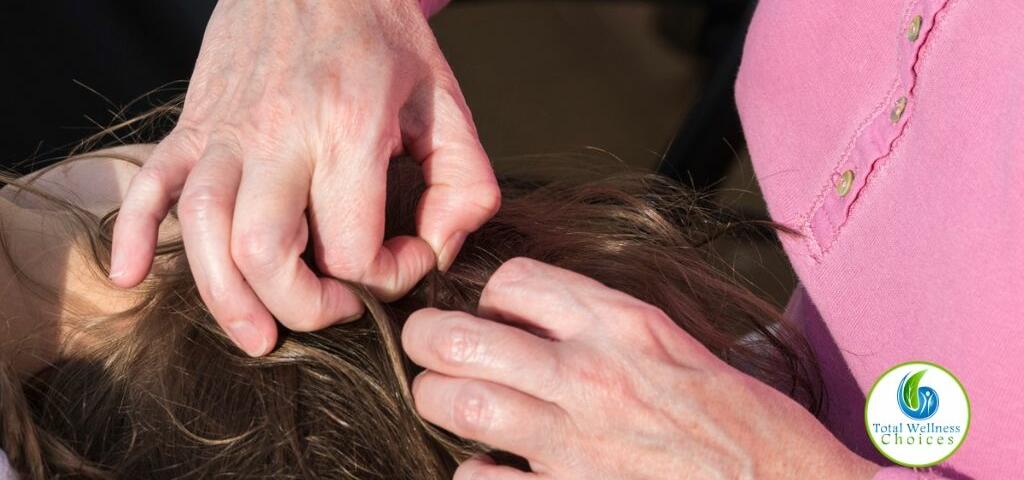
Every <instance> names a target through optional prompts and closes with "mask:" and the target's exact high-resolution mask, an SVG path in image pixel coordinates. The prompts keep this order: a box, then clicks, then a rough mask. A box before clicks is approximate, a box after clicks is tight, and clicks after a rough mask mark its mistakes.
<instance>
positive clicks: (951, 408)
mask: <svg viewBox="0 0 1024 480" xmlns="http://www.w3.org/2000/svg"><path fill="white" fill-rule="evenodd" d="M864 424H865V426H866V427H867V430H868V438H870V439H871V443H873V444H875V448H877V449H878V451H879V452H882V455H885V456H886V457H887V458H888V459H889V460H892V461H893V462H895V463H897V464H900V465H903V466H905V467H930V466H932V465H935V464H937V463H939V462H942V461H943V460H945V459H947V458H949V456H950V455H952V454H953V452H956V450H957V449H958V448H960V445H961V444H963V442H964V438H966V437H967V429H968V427H970V425H971V404H970V401H968V400H967V392H966V391H965V390H964V387H963V385H961V384H960V381H959V380H957V378H956V377H955V376H953V374H952V373H950V371H949V370H946V369H945V368H942V367H941V366H939V365H936V364H934V363H929V362H907V363H902V364H900V365H896V366H895V367H893V368H891V369H889V371H887V372H885V373H883V374H882V376H881V377H879V379H878V381H877V382H875V385H874V386H873V387H871V391H870V392H869V393H868V398H867V402H866V403H865V405H864Z"/></svg>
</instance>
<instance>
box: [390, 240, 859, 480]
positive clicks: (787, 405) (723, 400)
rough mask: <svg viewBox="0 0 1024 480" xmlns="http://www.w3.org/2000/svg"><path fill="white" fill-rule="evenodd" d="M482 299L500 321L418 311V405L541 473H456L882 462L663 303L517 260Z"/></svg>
mask: <svg viewBox="0 0 1024 480" xmlns="http://www.w3.org/2000/svg"><path fill="white" fill-rule="evenodd" d="M479 314H480V315H481V316H483V317H487V318H491V319H495V320H500V321H502V322H505V323H498V322H495V321H491V320H485V319H483V318H478V317H475V316H473V315H469V314H466V313H461V312H446V311H440V310H436V309H425V310H420V311H418V312H416V313H415V314H413V315H412V316H410V317H409V319H408V321H407V323H406V325H405V327H404V329H403V331H402V344H403V346H404V348H405V350H406V352H407V353H408V354H409V356H410V357H411V358H412V359H413V361H415V362H416V363H418V364H419V365H422V366H424V367H425V368H426V369H427V370H426V371H425V372H423V373H422V374H421V375H420V376H418V377H417V378H416V380H415V381H414V382H413V395H414V397H415V401H416V408H417V410H418V411H419V412H420V414H421V415H422V416H423V417H424V418H425V419H427V420H428V421H430V422H432V423H435V424H437V425H439V426H441V427H443V428H445V429H447V430H449V431H451V432H453V433H455V434H457V435H460V436H462V437H465V438H470V439H474V440H478V441H481V442H483V443H486V444H488V445H490V446H491V447H493V448H497V449H501V450H506V451H508V452H511V453H515V454H517V455H520V456H522V457H524V458H526V459H527V460H528V461H529V462H530V467H531V469H532V470H533V472H532V473H525V472H520V471H518V470H516V469H513V468H510V467H505V466H499V465H495V464H494V463H493V461H491V460H490V459H489V458H488V457H486V456H478V457H474V458H472V459H470V460H468V461H466V462H464V463H463V464H462V465H460V467H459V469H458V471H457V472H456V474H455V478H456V479H469V478H473V479H476V478H488V479H530V478H554V479H570V478H572V479H575V478H580V479H595V478H870V477H871V476H872V475H873V474H874V472H875V471H876V470H877V469H878V468H879V467H878V466H877V465H875V464H873V463H871V462H868V461H867V460H864V459H862V458H860V457H858V456H857V455H855V454H853V453H852V452H850V451H849V450H847V449H846V448H845V447H843V446H842V445H841V444H840V443H839V442H838V441H837V440H836V439H835V438H834V437H833V436H832V435H831V434H830V433H829V432H828V431H827V430H826V429H825V428H824V427H823V426H822V425H821V424H820V423H819V422H818V421H817V420H816V419H815V418H814V417H813V416H812V415H811V414H810V413H809V412H807V411H806V410H804V409H803V408H802V407H801V406H799V405H798V404H797V403H796V402H794V401H792V400H791V399H789V398H788V397H786V396H785V395H783V394H782V393H780V392H778V391H776V390H775V389H773V388H771V387H769V386H767V385H765V384H762V383H761V382H758V381H757V380H755V379H753V378H751V377H749V376H746V375H744V374H742V373H740V372H739V371H737V370H735V369H733V368H732V367H730V366H729V365H727V364H726V363H724V362H722V361H721V360H720V359H718V358H717V357H715V356H714V355H713V354H711V352H709V351H708V350H707V349H705V348H704V347H703V346H702V345H701V344H700V343H698V342H697V341H696V340H694V339H693V338H692V337H690V336H689V335H688V334H687V333H686V332H685V331H683V330H682V329H681V328H679V327H678V326H677V325H676V324H675V323H674V322H673V321H672V320H671V319H670V318H668V317H667V316H666V315H665V314H664V313H663V312H662V311H661V310H659V309H658V308H656V307H653V306H651V305H648V304H646V303H643V302H641V301H640V300H637V299H636V298H633V297H631V296H629V295H626V294H624V293H622V292H619V291H617V290H612V289H610V288H608V287H606V286H604V285H602V284H600V283H598V282H596V281H594V280H591V279H589V278H587V277H584V276H582V275H579V274H576V273H573V272H570V271H566V270H563V269H560V268H556V267H553V266H550V265H546V264H544V263H540V262H537V261H534V260H529V259H524V258H517V259H512V260H510V261H508V262H506V263H505V264H504V265H502V266H501V268H499V269H498V270H497V271H496V272H495V273H494V275H493V276H492V277H491V279H490V281H489V282H488V283H487V285H486V287H485V288H484V291H483V293H482V295H481V298H480V308H479ZM509 324H515V325H517V326H520V327H523V328H516V327H513V326H510V325H509ZM527 330H529V331H531V332H539V333H541V334H542V335H543V337H542V336H538V335H534V334H532V333H529V332H528V331H527Z"/></svg>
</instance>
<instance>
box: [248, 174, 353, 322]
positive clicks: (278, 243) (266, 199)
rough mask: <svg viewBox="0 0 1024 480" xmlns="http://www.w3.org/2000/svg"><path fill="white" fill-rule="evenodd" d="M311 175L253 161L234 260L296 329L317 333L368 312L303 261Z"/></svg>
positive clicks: (342, 286) (347, 291) (283, 319)
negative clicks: (306, 211) (364, 311)
mask: <svg viewBox="0 0 1024 480" xmlns="http://www.w3.org/2000/svg"><path fill="white" fill-rule="evenodd" d="M309 187H310V174H309V172H308V170H307V169H306V167H305V165H304V164H302V163H301V162H289V161H281V160H270V159H250V160H249V161H247V162H246V163H245V167H244V169H243V171H242V181H241V185H240V186H239V188H238V198H237V200H236V206H235V214H234V223H233V225H234V228H233V230H232V236H231V258H232V259H234V261H235V263H236V265H237V266H238V268H239V270H240V271H241V272H242V275H243V276H244V277H245V280H246V281H247V282H248V283H249V285H250V286H251V287H252V289H253V291H255V292H256V295H257V296H259V298H260V300H262V301H263V304H264V305H266V306H267V308H268V309H270V312H271V313H273V314H274V316H275V317H277V319H278V321H280V322H281V323H282V324H283V325H284V326H286V327H288V328H289V329H291V330H297V331H313V330H318V329H321V328H324V327H326V326H329V325H332V324H334V323H337V322H339V321H342V320H345V319H350V318H352V317H355V316H357V315H359V314H360V313H361V312H362V311H363V304H362V302H361V301H360V300H359V298H358V297H357V296H356V295H355V293H354V292H353V291H352V290H350V289H349V288H348V287H347V286H345V284H343V283H342V282H340V281H338V280H335V279H333V278H320V277H317V275H316V274H315V273H314V272H313V270H312V269H310V267H309V265H307V264H306V262H305V261H304V260H303V259H302V254H303V252H304V251H305V250H306V245H307V241H308V239H309V230H308V225H307V223H306V222H307V220H306V216H305V210H306V206H307V200H308V198H309Z"/></svg>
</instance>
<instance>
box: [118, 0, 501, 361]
mask: <svg viewBox="0 0 1024 480" xmlns="http://www.w3.org/2000/svg"><path fill="white" fill-rule="evenodd" d="M402 153H406V154H409V155H411V156H413V157H414V158H416V159H418V160H419V161H421V162H422V166H423V171H424V176H425V178H426V181H427V184H428V188H427V191H426V193H425V194H424V196H423V198H422V200H421V204H420V208H419V211H418V218H417V226H418V234H419V237H420V238H415V237H396V238H393V239H390V240H388V241H386V242H385V241H384V238H383V236H384V201H385V187H386V172H387V165H388V161H389V159H390V158H391V157H392V156H394V155H398V154H402ZM179 196H180V199H179ZM499 198H500V194H499V191H498V188H497V183H496V182H495V180H494V176H493V172H492V171H491V167H490V164H489V163H488V160H487V156H486V154H485V152H484V150H483V148H482V147H481V146H480V143H479V141H478V139H477V134H476V131H475V128H474V126H473V121H472V118H471V116H470V113H469V110H468V108H467V107H466V104H465V101H464V99H463V97H462V94H461V92H460V91H459V87H458V85H457V83H456V81H455V79H454V77H453V75H452V72H451V70H450V69H449V67H448V64H447V63H446V61H445V59H444V57H443V55H442V54H441V52H440V50H439V49H438V46H437V43H436V41H435V39H434V37H433V34H432V33H431V31H430V28H429V26H428V25H427V22H426V19H425V17H424V14H423V13H422V12H421V11H420V10H419V5H418V3H417V2H416V0H374V1H360V0H332V1H314V2H292V1H277V2H256V1H249V0H221V1H220V2H218V4H217V8H216V9H215V11H214V13H213V17H212V18H211V19H210V23H209V26H208V27H207V31H206V35H205V38H204V39H203V45H202V48H201V50H200V54H199V58H198V60H197V61H196V68H195V72H194V73H193V76H192V79H191V83H190V85H189V88H188V92H187V95H186V97H185V104H184V110H183V112H182V115H181V118H180V119H179V121H178V124H177V127H176V128H175V129H174V130H173V131H172V132H171V133H170V135H169V136H168V137H166V138H165V139H164V140H163V141H162V142H161V143H160V144H159V145H158V146H157V148H156V150H155V151H154V153H153V155H152V157H151V158H150V159H149V160H148V161H147V162H146V164H145V166H144V167H143V168H142V169H141V170H140V172H139V173H138V174H137V175H136V177H135V178H134V179H133V180H132V183H131V186H130V187H129V189H128V191H127V193H126V197H125V201H124V204H123V206H122V208H121V211H120V214H119V216H118V219H117V223H116V225H115V228H114V242H113V256H112V259H111V279H112V280H113V281H114V283H115V284H117V285H118V286H121V287H132V286H134V285H137V284H138V283H139V282H141V281H142V280H143V279H144V278H145V276H146V275H147V273H148V272H149V270H150V267H151V263H152V258H153V253H154V246H155V244H156V238H157V227H158V225H159V224H160V222H161V220H162V219H163V218H164V217H165V216H166V214H167V212H168V209H169V208H170V207H171V205H172V204H173V203H174V202H175V201H178V215H179V217H180V221H181V230H182V236H183V240H184V244H185V249H186V252H187V255H188V260H189V264H190V265H191V268H192V272H193V274H194V277H195V280H196V284H197V286H198V288H199V292H200V294H201V295H202V298H203V300H204V301H205V302H206V304H207V305H208V306H209V308H210V310H211V312H212V313H213V315H214V316H215V317H216V318H217V321H218V322H219V323H220V324H221V325H222V326H224V327H225V328H226V330H227V332H228V333H229V335H230V336H231V337H232V338H233V339H234V341H235V342H236V343H237V344H238V345H239V346H240V347H241V348H242V349H244V350H245V351H246V352H248V353H249V354H251V355H262V354H264V353H266V352H267V351H269V350H270V349H271V348H272V346H273V345H274V343H275V342H276V337H277V329H276V324H275V323H274V318H273V317H272V315H273V316H274V317H276V318H277V320H278V321H280V322H281V323H282V324H283V325H284V326H286V327H288V328H291V329H293V330H302V331H308V330H315V329H319V328H322V327H325V326H327V325H330V324H332V323H334V322H337V321H339V320H342V319H345V318H349V317H353V316H355V315H358V314H359V313H360V312H361V311H362V308H363V307H362V305H361V303H360V302H359V301H358V299H357V298H356V297H355V296H354V295H353V294H352V293H351V292H349V291H348V290H347V289H346V288H345V287H344V286H343V284H342V283H341V282H339V281H337V280H335V279H332V278H318V277H317V275H315V274H314V273H313V271H312V270H311V269H310V268H308V267H307V265H306V264H305V263H304V262H303V261H302V259H301V258H300V256H301V255H302V253H303V252H304V250H305V249H306V247H307V242H308V241H309V239H310V235H311V236H312V241H313V246H314V249H315V254H316V255H315V257H316V262H317V266H318V267H319V268H320V270H322V271H323V272H324V273H325V274H327V275H329V276H331V277H335V278H338V279H344V280H350V281H354V282H359V283H362V284H365V285H367V286H368V287H370V288H371V289H372V290H374V291H375V293H376V294H377V295H379V296H381V297H384V298H394V297H397V296H400V295H402V294H403V293H404V292H406V291H407V290H408V289H409V288H411V287H412V286H413V285H414V284H415V283H416V282H417V281H418V280H419V279H420V278H421V277H422V276H423V275H424V274H425V273H426V272H427V271H428V270H429V269H431V268H433V267H434V265H435V262H437V264H438V265H439V266H440V267H441V268H442V269H444V268H446V267H447V266H448V264H449V263H450V262H451V260H452V259H453V258H454V256H455V254H456V253H457V252H458V250H459V248H460V247H461V245H462V242H463V240H464V239H465V235H466V233H467V232H469V231H473V230H475V229H476V228H477V227H479V226H480V225H481V224H482V223H483V222H484V221H486V220H487V219H488V218H489V217H490V216H491V215H492V214H493V213H494V212H495V211H496V210H497V208H498V203H499ZM307 216H308V219H307ZM307 220H308V222H307Z"/></svg>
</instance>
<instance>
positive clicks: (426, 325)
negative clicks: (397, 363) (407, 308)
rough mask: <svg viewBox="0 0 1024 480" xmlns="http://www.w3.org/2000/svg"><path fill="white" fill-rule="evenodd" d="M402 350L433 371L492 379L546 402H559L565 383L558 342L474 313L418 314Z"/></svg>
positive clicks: (431, 311)
mask: <svg viewBox="0 0 1024 480" xmlns="http://www.w3.org/2000/svg"><path fill="white" fill-rule="evenodd" d="M402 348H403V349H404V350H405V352H406V353H407V354H408V355H409V358H411V359H412V361H413V362H416V364H418V365H420V366H422V367H424V368H426V369H428V370H433V371H436V372H439V373H443V374H445V375H449V376H453V377H465V378H476V379H479V380H488V381H491V382H495V383H499V384H502V385H505V386H507V387H510V388H514V389H516V390H521V391H523V392H525V393H528V394H530V395H533V396H535V397H537V398H542V399H545V400H551V401H553V400H554V397H555V392H556V390H557V389H558V387H559V385H560V383H561V382H560V380H559V378H558V366H559V359H558V350H557V344H556V343H555V342H552V341H550V340H545V339H543V338H540V337H537V336H535V335H532V334H530V333H528V332H525V331H523V330H520V329H518V328H515V327H511V326H508V325H502V324H500V323H497V322H493V321H490V320H484V319H480V318H477V317H474V316H472V315H470V314H468V313H463V312H448V311H442V310H437V309H434V308H425V309H422V310H418V311H416V312H414V313H413V314H412V315H410V316H409V318H408V319H407V320H406V322H405V326H404V327H403V328H402Z"/></svg>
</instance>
